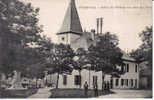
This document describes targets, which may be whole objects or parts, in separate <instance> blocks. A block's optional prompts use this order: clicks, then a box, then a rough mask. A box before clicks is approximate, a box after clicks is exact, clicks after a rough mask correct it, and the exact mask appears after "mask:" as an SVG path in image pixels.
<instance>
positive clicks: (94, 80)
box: [93, 76, 97, 84]
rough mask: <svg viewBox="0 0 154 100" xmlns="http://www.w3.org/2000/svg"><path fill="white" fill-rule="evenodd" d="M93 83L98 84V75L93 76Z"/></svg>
mask: <svg viewBox="0 0 154 100" xmlns="http://www.w3.org/2000/svg"><path fill="white" fill-rule="evenodd" d="M93 84H97V76H93Z"/></svg>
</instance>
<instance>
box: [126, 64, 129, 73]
mask: <svg viewBox="0 0 154 100" xmlns="http://www.w3.org/2000/svg"><path fill="white" fill-rule="evenodd" d="M126 68H127V69H126V72H129V64H127V66H126Z"/></svg>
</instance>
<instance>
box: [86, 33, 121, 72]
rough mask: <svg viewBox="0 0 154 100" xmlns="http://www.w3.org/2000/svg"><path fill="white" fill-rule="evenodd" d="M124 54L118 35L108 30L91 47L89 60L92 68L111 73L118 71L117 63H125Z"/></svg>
mask: <svg viewBox="0 0 154 100" xmlns="http://www.w3.org/2000/svg"><path fill="white" fill-rule="evenodd" d="M122 55H123V54H122V53H121V50H120V48H119V47H118V39H117V36H116V35H113V34H110V33H109V32H107V33H105V34H102V35H100V36H98V37H97V41H96V45H93V46H91V47H90V48H89V53H88V60H89V63H90V64H91V65H92V66H91V67H92V70H95V71H102V72H103V73H107V74H111V73H112V72H114V71H118V70H117V69H116V65H122V64H123V62H122V59H121V57H122Z"/></svg>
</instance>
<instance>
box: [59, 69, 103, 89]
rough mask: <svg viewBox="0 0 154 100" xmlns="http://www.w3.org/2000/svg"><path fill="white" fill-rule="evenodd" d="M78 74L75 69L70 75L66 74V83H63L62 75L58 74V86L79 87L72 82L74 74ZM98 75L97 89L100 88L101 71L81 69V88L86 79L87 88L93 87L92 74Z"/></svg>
mask: <svg viewBox="0 0 154 100" xmlns="http://www.w3.org/2000/svg"><path fill="white" fill-rule="evenodd" d="M75 75H79V72H78V71H77V70H74V71H73V72H72V75H67V85H63V75H60V77H59V88H80V85H75V84H74V76H75ZM89 75H90V77H89ZM94 75H95V76H97V77H98V80H97V82H98V89H101V88H102V74H101V72H94V71H90V72H89V70H86V69H84V70H82V71H81V88H84V83H85V82H86V81H87V83H88V85H89V89H92V88H93V76H94Z"/></svg>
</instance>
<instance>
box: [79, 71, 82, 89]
mask: <svg viewBox="0 0 154 100" xmlns="http://www.w3.org/2000/svg"><path fill="white" fill-rule="evenodd" d="M79 76H80V78H81V70H79ZM81 86H82V83H81V80H80V89H81Z"/></svg>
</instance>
